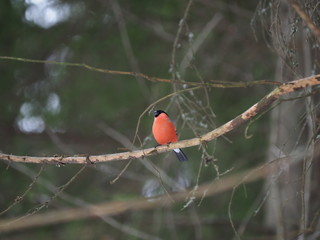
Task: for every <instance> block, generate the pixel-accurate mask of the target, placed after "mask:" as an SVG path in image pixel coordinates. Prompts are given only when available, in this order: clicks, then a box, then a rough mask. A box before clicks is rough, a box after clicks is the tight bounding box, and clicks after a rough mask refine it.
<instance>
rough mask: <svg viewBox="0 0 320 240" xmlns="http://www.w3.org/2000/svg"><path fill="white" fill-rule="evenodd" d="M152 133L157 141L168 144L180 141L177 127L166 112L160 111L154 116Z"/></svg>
mask: <svg viewBox="0 0 320 240" xmlns="http://www.w3.org/2000/svg"><path fill="white" fill-rule="evenodd" d="M152 133H153V136H154V138H155V139H156V141H157V143H159V144H167V143H173V142H176V141H178V136H177V133H176V128H175V126H174V124H173V123H172V122H171V120H170V119H169V117H168V115H167V114H166V113H164V112H163V113H160V114H159V115H158V116H156V117H155V118H154V122H153V126H152Z"/></svg>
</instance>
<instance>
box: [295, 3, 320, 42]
mask: <svg viewBox="0 0 320 240" xmlns="http://www.w3.org/2000/svg"><path fill="white" fill-rule="evenodd" d="M289 2H290V4H291V6H292V8H293V9H294V10H295V11H296V13H297V14H298V15H299V16H300V17H301V18H302V20H303V21H304V22H305V23H306V25H307V26H308V28H309V29H310V30H311V32H312V33H313V34H314V35H315V36H316V37H317V38H318V39H320V29H319V28H318V27H317V26H316V25H315V24H314V23H313V22H312V19H311V18H310V17H309V16H308V15H307V14H306V13H305V11H303V9H302V7H301V6H300V5H299V4H298V3H297V2H295V1H293V0H289Z"/></svg>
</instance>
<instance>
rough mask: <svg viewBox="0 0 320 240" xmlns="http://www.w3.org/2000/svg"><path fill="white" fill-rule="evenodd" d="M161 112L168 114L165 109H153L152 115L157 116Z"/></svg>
mask: <svg viewBox="0 0 320 240" xmlns="http://www.w3.org/2000/svg"><path fill="white" fill-rule="evenodd" d="M161 113H164V114H166V115H168V114H167V113H166V112H165V111H163V110H156V111H153V115H154V117H158V116H159V115H160V114H161Z"/></svg>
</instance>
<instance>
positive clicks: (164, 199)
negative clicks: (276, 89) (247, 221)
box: [0, 159, 284, 233]
mask: <svg viewBox="0 0 320 240" xmlns="http://www.w3.org/2000/svg"><path fill="white" fill-rule="evenodd" d="M283 160H284V159H277V160H275V161H272V162H269V163H267V164H263V165H261V166H259V167H257V168H254V169H250V170H247V171H244V172H241V173H237V174H234V175H232V176H229V177H222V178H221V179H220V180H218V181H215V182H209V183H206V184H203V185H201V186H199V188H198V189H197V191H195V192H194V196H195V197H202V195H203V192H204V191H205V192H206V196H213V195H216V194H219V193H221V192H224V191H227V190H229V189H232V188H234V187H235V186H239V184H244V183H249V182H253V181H256V180H258V179H261V178H265V177H266V176H268V175H269V174H270V173H271V172H273V171H278V169H279V165H281V164H282V161H283ZM188 194H189V191H185V192H176V193H173V194H171V197H172V198H173V199H174V200H175V201H176V202H179V201H184V200H185V198H186V197H187V196H188ZM172 204H173V203H172V202H171V201H170V200H169V199H168V196H167V195H163V196H160V197H158V198H153V199H146V198H138V199H134V200H130V201H114V202H106V203H101V204H96V205H84V206H81V207H80V208H72V209H62V210H54V211H51V212H46V213H41V214H40V213H39V214H36V215H33V216H26V217H23V218H21V217H18V218H12V219H7V220H1V221H0V232H2V233H4V232H10V231H16V230H21V229H26V228H32V227H39V226H45V225H50V224H56V223H61V222H68V221H73V220H79V219H86V218H92V217H101V216H111V215H116V214H120V213H123V212H126V211H140V210H145V209H151V208H155V207H161V206H165V207H169V206H171V205H172Z"/></svg>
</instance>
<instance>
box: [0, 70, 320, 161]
mask: <svg viewBox="0 0 320 240" xmlns="http://www.w3.org/2000/svg"><path fill="white" fill-rule="evenodd" d="M319 84H320V74H318V75H315V76H311V77H307V78H303V79H299V80H295V81H291V82H288V83H284V84H282V85H280V86H279V87H277V88H276V89H275V90H273V91H272V92H271V93H269V94H268V95H266V96H265V97H264V98H262V99H261V100H260V101H259V102H258V103H256V104H254V105H253V106H252V107H250V108H249V109H247V110H246V111H245V112H243V113H242V114H240V115H239V116H237V117H236V118H234V119H232V120H230V121H229V122H227V123H225V124H224V125H222V126H220V127H218V128H216V129H214V130H212V131H210V132H208V133H206V134H204V135H202V136H200V137H196V138H192V139H188V140H183V141H179V142H176V143H171V144H169V145H163V146H159V147H156V148H147V149H142V150H136V151H131V152H122V153H114V154H105V155H88V156H84V155H81V156H80V155H75V156H53V157H31V156H17V155H11V154H5V153H0V159H3V160H7V161H13V162H24V163H50V164H67V163H75V164H86V163H100V162H109V161H119V160H128V159H136V158H143V157H147V156H151V155H155V154H157V153H164V152H168V151H170V150H172V149H175V148H187V147H192V146H197V145H200V144H203V143H206V142H209V141H212V140H213V139H216V138H218V137H220V136H222V135H224V134H226V133H228V132H230V131H232V130H233V129H235V128H237V127H239V126H240V125H241V124H243V123H244V122H246V121H248V120H250V119H252V118H253V117H254V116H256V115H257V114H258V113H261V112H263V111H265V109H267V108H268V107H269V106H270V105H271V104H272V103H273V102H275V101H276V100H277V99H279V98H280V97H281V96H283V95H285V94H288V93H291V92H294V91H298V90H301V89H304V88H307V87H310V86H315V85H319Z"/></svg>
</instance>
